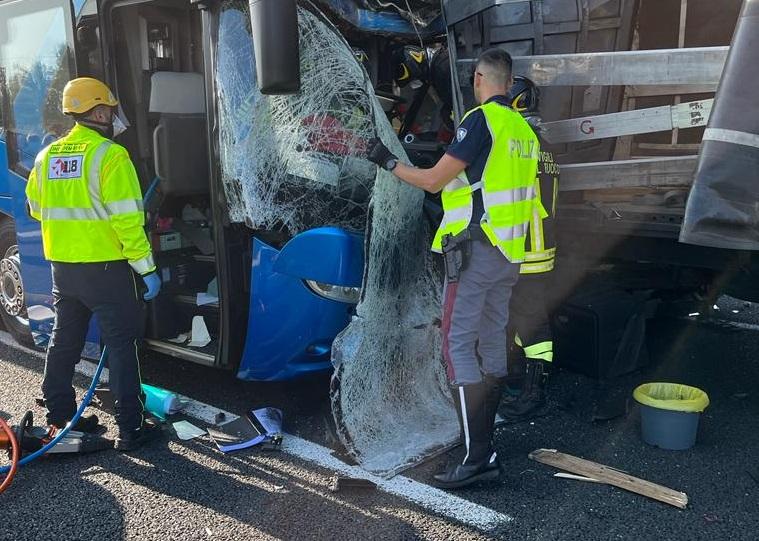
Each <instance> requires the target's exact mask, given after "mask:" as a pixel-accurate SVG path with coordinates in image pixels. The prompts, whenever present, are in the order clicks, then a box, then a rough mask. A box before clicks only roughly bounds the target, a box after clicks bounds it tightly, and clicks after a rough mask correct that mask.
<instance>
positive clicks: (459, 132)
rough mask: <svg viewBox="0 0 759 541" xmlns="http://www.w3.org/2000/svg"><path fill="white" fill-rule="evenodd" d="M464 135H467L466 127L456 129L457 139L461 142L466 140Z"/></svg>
mask: <svg viewBox="0 0 759 541" xmlns="http://www.w3.org/2000/svg"><path fill="white" fill-rule="evenodd" d="M464 137H466V128H459V129H458V130H456V141H458V142H459V143H460V142H461V141H463V140H464Z"/></svg>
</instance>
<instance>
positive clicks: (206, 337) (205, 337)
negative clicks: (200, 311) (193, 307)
mask: <svg viewBox="0 0 759 541" xmlns="http://www.w3.org/2000/svg"><path fill="white" fill-rule="evenodd" d="M190 336H191V338H190V343H189V344H187V345H188V346H190V347H194V348H202V347H205V346H207V345H208V344H210V343H211V335H210V334H208V327H206V322H205V320H204V319H203V316H195V317H193V318H192V334H191V335H190Z"/></svg>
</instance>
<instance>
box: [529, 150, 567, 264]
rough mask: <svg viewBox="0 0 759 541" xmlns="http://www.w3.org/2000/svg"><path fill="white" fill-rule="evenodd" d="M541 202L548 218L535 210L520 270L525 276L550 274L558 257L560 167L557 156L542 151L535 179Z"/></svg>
mask: <svg viewBox="0 0 759 541" xmlns="http://www.w3.org/2000/svg"><path fill="white" fill-rule="evenodd" d="M535 189H536V190H537V194H538V201H540V206H541V207H542V210H543V211H545V214H546V216H545V217H542V216H541V214H540V212H539V210H540V209H537V208H536V209H535V210H534V211H533V215H532V219H531V220H530V228H529V231H528V232H527V253H526V254H525V256H524V263H522V266H521V268H520V270H519V272H520V273H521V274H541V273H544V272H550V271H551V270H553V267H554V260H555V258H556V233H555V231H554V228H555V218H556V200H557V198H558V192H559V164H557V163H556V162H555V161H554V159H553V154H552V153H551V152H547V151H544V150H542V149H541V151H540V158H539V159H538V175H537V178H536V179H535Z"/></svg>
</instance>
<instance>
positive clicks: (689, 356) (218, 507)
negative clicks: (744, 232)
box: [0, 299, 759, 541]
mask: <svg viewBox="0 0 759 541" xmlns="http://www.w3.org/2000/svg"><path fill="white" fill-rule="evenodd" d="M683 315H684V316H685V317H684V318H681V319H676V318H661V319H656V320H652V321H651V322H650V323H649V328H648V331H649V338H648V350H649V353H650V357H651V363H650V365H649V367H648V368H646V369H645V370H643V371H642V372H638V373H635V374H632V375H630V376H626V377H624V378H619V379H617V380H614V381H613V382H608V383H607V384H604V385H602V384H599V383H598V382H595V381H592V380H589V379H587V378H585V377H582V376H578V375H575V374H572V373H569V372H563V371H560V372H558V373H557V374H556V375H555V377H554V378H553V380H552V383H551V394H552V399H551V408H550V411H549V413H548V415H546V416H544V417H540V418H536V419H534V420H532V421H529V422H525V423H520V424H514V425H506V426H501V427H499V429H498V430H497V434H496V443H497V447H498V451H499V455H500V456H501V460H502V461H503V462H504V465H505V467H506V471H507V474H506V476H505V479H504V480H503V482H502V483H499V484H488V485H484V484H483V485H481V486H478V487H475V488H471V489H467V490H464V491H460V492H458V493H457V494H456V495H455V497H453V498H452V499H451V501H450V502H446V501H445V500H440V501H442V507H440V509H439V510H436V508H435V506H434V505H428V504H426V503H424V500H425V498H432V499H434V498H438V497H441V496H440V494H442V498H445V497H446V496H445V494H444V493H442V491H437V492H435V491H432V492H429V493H428V492H425V487H426V486H427V485H426V484H425V483H426V482H427V479H428V478H429V475H430V474H431V473H433V472H434V470H435V469H436V468H439V467H440V465H441V464H442V462H443V461H444V460H445V457H440V458H438V459H434V460H432V461H430V462H428V463H425V464H422V465H420V466H419V467H417V468H415V469H413V470H411V471H409V472H406V473H405V474H404V476H403V478H402V482H401V481H398V482H397V483H396V484H395V485H393V486H395V487H398V486H400V489H398V490H396V491H395V492H393V490H394V489H392V490H391V492H393V493H388V492H387V491H385V490H372V489H351V490H346V491H341V492H332V491H331V490H330V485H331V483H332V478H333V476H334V475H335V473H334V470H333V469H332V468H330V467H324V464H325V462H324V461H322V462H321V463H320V462H319V461H318V460H316V461H314V460H309V459H307V458H303V455H302V454H301V455H297V454H296V455H293V454H291V453H288V452H279V453H271V452H269V453H264V452H241V453H238V454H234V455H223V454H221V453H219V452H218V451H217V450H216V448H215V446H214V445H213V444H212V443H211V441H210V440H209V439H207V438H206V437H202V438H198V439H195V440H191V441H180V440H179V439H178V438H177V436H176V434H175V433H174V432H173V430H172V428H171V426H170V425H167V427H166V429H165V437H164V439H163V440H162V441H161V442H158V443H157V444H155V445H151V446H150V447H149V448H147V449H145V450H143V451H141V452H138V453H134V454H131V455H125V454H119V453H116V452H114V451H106V452H102V453H98V454H92V455H83V456H56V457H50V458H45V459H43V460H40V461H38V462H37V463H35V464H34V465H31V466H29V467H28V468H26V469H24V470H22V471H21V472H20V473H19V474H18V476H17V478H16V481H15V482H14V484H13V485H12V486H11V488H10V489H9V490H8V491H7V492H6V493H4V494H2V495H0V539H2V540H6V539H7V540H26V539H30V540H32V539H33V540H35V541H42V540H48V539H67V540H68V539H98V540H110V539H130V540H131V539H141V540H150V539H161V540H169V539H182V540H194V539H198V540H200V539H220V540H224V539H229V540H244V539H436V540H437V539H487V538H496V539H536V540H538V539H540V540H553V539H582V540H585V541H588V540H594V539H599V540H600V539H603V540H608V539H636V540H637V539H672V540H674V539H688V540H692V539H728V538H729V539H757V537H758V535H757V532H759V504H757V499H759V463H758V462H757V460H756V449H757V443H758V442H759V430H757V419H759V363H758V362H757V359H758V358H759V345H758V341H757V338H758V337H759V332H758V331H759V326H757V327H754V322H755V321H759V309H757V307H756V306H755V305H750V306H746V305H744V304H743V303H741V302H739V301H734V300H732V299H721V300H720V302H719V310H716V311H714V312H712V313H711V314H709V318H710V320H708V321H703V320H699V317H698V316H694V317H691V318H688V317H687V311H686V312H685V313H684V314H683ZM42 368H43V362H42V360H41V359H40V357H39V356H38V355H33V354H31V353H29V352H26V351H24V350H22V349H19V348H15V347H11V346H8V345H3V344H0V415H2V416H3V417H4V418H5V419H9V418H10V419H11V422H13V421H17V420H18V419H19V417H20V414H21V413H22V412H23V411H26V410H27V409H32V410H34V411H35V414H37V415H39V416H40V417H39V418H42V415H43V412H42V410H41V409H40V408H38V407H36V406H34V403H33V402H34V397H35V396H38V394H39V386H40V382H41V377H42ZM143 379H144V380H145V381H146V382H148V383H153V384H156V385H159V386H164V387H167V388H170V389H172V390H175V391H177V392H180V393H182V394H184V395H187V396H190V397H192V398H194V399H196V400H198V401H201V402H204V403H207V404H211V405H213V406H215V407H218V408H222V409H223V410H226V411H228V412H233V413H238V414H239V413H242V412H244V411H246V410H248V409H250V408H252V407H256V406H277V407H280V408H282V409H283V411H284V413H285V430H286V431H287V432H289V433H292V434H296V435H297V436H298V437H299V438H303V441H307V442H314V443H315V444H318V445H320V446H323V447H320V449H323V448H325V447H326V448H330V447H332V448H334V447H335V446H336V442H335V440H334V432H333V429H332V428H331V422H330V413H329V401H328V399H327V388H328V387H327V384H328V380H327V379H326V378H324V377H316V378H310V379H307V380H302V381H299V382H294V383H288V384H253V383H246V382H240V381H236V380H235V379H234V378H233V377H232V375H230V374H227V373H220V372H216V371H213V370H209V369H206V368H203V367H199V366H194V365H191V364H186V363H182V362H180V361H176V360H173V359H169V358H166V357H162V356H151V357H148V358H147V359H145V361H144V365H143ZM643 381H676V382H681V383H687V384H691V385H695V386H697V387H700V388H702V389H704V390H706V391H707V392H708V393H709V396H710V398H711V406H710V407H709V408H708V409H707V411H706V412H705V414H704V415H703V416H702V420H701V432H700V435H699V442H698V444H697V445H696V446H695V447H694V448H692V449H691V450H688V451H680V452H673V451H664V450H661V449H657V448H654V447H650V446H647V445H645V444H644V443H643V442H642V441H641V440H640V436H639V412H638V410H637V408H636V407H634V405H632V404H627V405H628V406H629V408H628V412H627V413H626V414H625V413H624V411H625V405H626V404H625V402H626V400H625V399H626V398H627V397H629V396H630V393H631V390H632V389H633V388H634V387H635V386H636V385H637V384H638V383H640V382H643ZM88 383H89V382H88V379H87V378H85V377H83V376H77V378H76V385H77V387H78V389H79V390H80V391H82V390H83V389H84V388H85V386H86V385H87V384H88ZM615 410H619V411H618V413H622V415H621V416H619V417H616V418H614V419H612V420H608V421H593V417H594V416H598V415H599V412H601V413H604V412H606V413H608V412H609V411H615ZM98 413H99V415H100V416H101V418H102V419H103V421H104V422H105V424H106V425H107V426H108V428H109V431H110V434H114V433H115V426H114V424H113V419H112V418H111V417H110V416H109V415H107V414H103V413H100V412H98ZM180 419H181V417H180ZM188 420H190V421H192V422H193V423H195V424H197V425H199V426H205V425H204V424H203V423H202V422H200V421H198V420H196V419H192V418H188ZM538 448H553V449H558V450H560V451H563V452H566V453H570V454H573V455H577V456H581V457H583V458H587V459H589V460H594V461H597V462H601V463H604V464H608V465H610V466H613V467H615V468H617V469H620V470H624V471H625V472H628V473H630V474H632V475H635V476H638V477H642V478H644V479H647V480H650V481H653V482H656V483H660V484H662V485H665V486H668V487H670V488H673V489H676V490H681V491H684V492H686V493H687V494H688V496H689V499H690V504H689V506H688V508H687V509H685V510H679V509H676V508H674V507H671V506H668V505H665V504H662V503H659V502H655V501H651V500H649V499H647V498H645V497H643V496H639V495H636V494H632V493H629V492H625V491H622V490H619V489H616V488H612V487H609V486H605V485H596V484H591V483H585V482H578V481H573V480H567V479H557V478H554V477H553V474H554V473H555V472H556V471H557V470H555V469H553V468H551V467H548V466H545V465H542V464H538V463H536V462H533V461H530V460H529V459H528V458H527V454H528V453H529V452H530V451H532V450H534V449H538ZM454 452H455V451H454ZM329 460H335V459H334V458H329ZM5 464H7V461H6V459H5V458H4V457H2V458H0V465H5ZM320 464H321V465H320ZM328 465H329V464H328ZM406 484H407V485H408V486H409V487H412V488H413V487H415V488H414V489H413V490H412V488H409V490H408V492H409V494H412V493H414V494H416V498H417V499H416V500H414V497H411V498H409V497H407V495H405V491H406V489H405V488H404V487H405V486H406ZM420 487H421V488H420ZM414 490H416V492H414ZM420 491H421V492H420ZM412 496H413V494H412ZM462 498H463V500H462ZM420 502H421V503H420ZM448 503H450V504H451V505H450V506H448ZM488 517H490V518H492V517H496V519H495V520H494V521H490V522H488V520H487V519H488ZM509 518H510V520H509ZM480 519H481V520H480ZM483 524H485V525H488V524H489V526H488V527H487V528H485V527H483Z"/></svg>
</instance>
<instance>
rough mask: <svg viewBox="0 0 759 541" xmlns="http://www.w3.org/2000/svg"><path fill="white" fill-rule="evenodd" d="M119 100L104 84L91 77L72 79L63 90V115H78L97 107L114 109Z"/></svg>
mask: <svg viewBox="0 0 759 541" xmlns="http://www.w3.org/2000/svg"><path fill="white" fill-rule="evenodd" d="M118 104H119V100H117V99H116V97H115V96H114V95H113V92H111V89H109V88H108V87H107V86H106V85H105V83H103V82H101V81H98V80H97V79H93V78H92V77H77V78H76V79H72V80H71V81H69V82H68V83H66V86H65V87H64V89H63V114H66V115H71V114H74V115H79V114H82V113H86V112H87V111H89V110H91V109H94V108H95V107H97V106H98V105H108V106H109V107H116V106H117V105H118Z"/></svg>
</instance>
